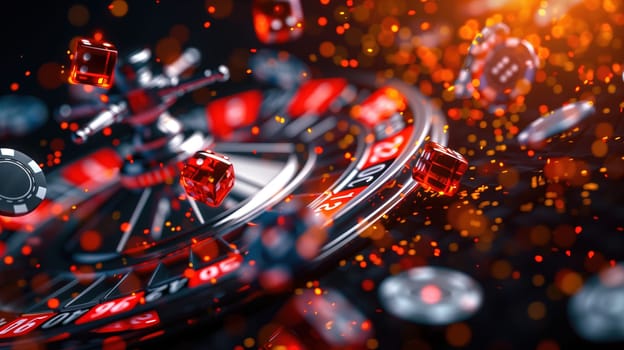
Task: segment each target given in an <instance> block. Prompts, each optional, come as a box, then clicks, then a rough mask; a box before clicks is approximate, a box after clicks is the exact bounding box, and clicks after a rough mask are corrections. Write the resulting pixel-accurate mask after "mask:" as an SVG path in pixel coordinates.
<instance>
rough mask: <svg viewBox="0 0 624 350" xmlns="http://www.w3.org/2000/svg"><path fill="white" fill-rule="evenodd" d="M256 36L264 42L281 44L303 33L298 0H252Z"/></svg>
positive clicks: (301, 11) (301, 12)
mask: <svg viewBox="0 0 624 350" xmlns="http://www.w3.org/2000/svg"><path fill="white" fill-rule="evenodd" d="M253 22H254V29H255V31H256V36H257V37H258V39H259V40H260V41H261V42H263V43H265V44H281V43H285V42H288V41H291V40H294V39H296V38H298V37H300V36H301V34H302V33H303V10H302V8H301V3H300V1H299V0H254V2H253Z"/></svg>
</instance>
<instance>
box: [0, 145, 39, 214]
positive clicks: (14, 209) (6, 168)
mask: <svg viewBox="0 0 624 350" xmlns="http://www.w3.org/2000/svg"><path fill="white" fill-rule="evenodd" d="M0 179H1V180H0V215H4V216H20V215H25V214H28V213H30V212H31V211H33V210H35V208H37V206H38V205H39V204H40V203H41V202H42V201H43V199H44V198H45V196H46V192H47V188H46V179H45V175H44V174H43V171H42V170H41V168H40V167H39V165H38V164H37V162H35V161H34V160H33V159H32V158H30V157H29V156H27V155H26V154H24V153H22V152H20V151H16V150H14V149H11V148H0Z"/></svg>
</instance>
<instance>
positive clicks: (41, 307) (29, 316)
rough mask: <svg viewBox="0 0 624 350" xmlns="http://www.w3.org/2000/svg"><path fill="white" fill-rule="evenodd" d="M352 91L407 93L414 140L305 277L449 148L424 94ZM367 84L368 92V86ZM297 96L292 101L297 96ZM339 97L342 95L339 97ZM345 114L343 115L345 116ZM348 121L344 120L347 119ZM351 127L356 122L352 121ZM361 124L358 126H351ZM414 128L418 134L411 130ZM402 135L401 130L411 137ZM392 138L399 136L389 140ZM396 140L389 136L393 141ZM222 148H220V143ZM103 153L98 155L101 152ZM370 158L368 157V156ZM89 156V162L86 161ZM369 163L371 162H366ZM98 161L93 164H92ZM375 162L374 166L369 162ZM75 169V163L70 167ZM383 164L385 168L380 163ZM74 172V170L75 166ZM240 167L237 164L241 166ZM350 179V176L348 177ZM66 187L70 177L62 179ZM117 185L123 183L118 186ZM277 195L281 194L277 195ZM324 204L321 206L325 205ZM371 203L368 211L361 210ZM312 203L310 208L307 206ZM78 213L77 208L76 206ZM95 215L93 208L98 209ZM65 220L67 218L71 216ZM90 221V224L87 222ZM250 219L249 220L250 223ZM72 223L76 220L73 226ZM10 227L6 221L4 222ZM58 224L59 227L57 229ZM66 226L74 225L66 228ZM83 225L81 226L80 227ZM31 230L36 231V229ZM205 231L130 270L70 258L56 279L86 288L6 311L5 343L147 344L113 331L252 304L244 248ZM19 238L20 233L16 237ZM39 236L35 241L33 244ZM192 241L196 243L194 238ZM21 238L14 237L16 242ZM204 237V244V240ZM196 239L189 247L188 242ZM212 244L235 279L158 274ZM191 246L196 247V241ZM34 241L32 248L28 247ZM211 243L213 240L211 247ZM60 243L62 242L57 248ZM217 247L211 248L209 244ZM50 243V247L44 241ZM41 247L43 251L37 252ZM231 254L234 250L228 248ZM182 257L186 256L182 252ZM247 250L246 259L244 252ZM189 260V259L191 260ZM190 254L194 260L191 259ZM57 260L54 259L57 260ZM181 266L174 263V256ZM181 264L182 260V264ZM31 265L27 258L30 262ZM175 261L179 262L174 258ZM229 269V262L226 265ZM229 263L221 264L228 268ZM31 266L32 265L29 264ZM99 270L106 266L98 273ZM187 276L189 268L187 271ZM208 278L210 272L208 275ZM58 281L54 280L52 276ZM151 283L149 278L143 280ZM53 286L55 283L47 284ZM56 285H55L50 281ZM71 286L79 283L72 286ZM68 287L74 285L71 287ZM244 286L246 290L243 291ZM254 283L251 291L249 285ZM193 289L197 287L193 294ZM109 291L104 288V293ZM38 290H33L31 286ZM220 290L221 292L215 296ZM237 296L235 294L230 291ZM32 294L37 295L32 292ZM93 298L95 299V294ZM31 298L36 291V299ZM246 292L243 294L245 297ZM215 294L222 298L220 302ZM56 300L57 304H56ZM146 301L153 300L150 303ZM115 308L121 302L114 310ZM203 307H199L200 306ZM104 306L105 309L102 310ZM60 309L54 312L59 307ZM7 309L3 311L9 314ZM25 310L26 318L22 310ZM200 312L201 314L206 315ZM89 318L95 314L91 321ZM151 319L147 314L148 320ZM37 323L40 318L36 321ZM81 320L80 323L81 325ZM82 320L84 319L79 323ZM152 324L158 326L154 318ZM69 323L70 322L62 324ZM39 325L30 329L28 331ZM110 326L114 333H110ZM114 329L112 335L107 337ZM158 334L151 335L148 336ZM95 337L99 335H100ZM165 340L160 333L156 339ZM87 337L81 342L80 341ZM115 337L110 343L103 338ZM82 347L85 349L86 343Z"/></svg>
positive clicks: (350, 170)
mask: <svg viewBox="0 0 624 350" xmlns="http://www.w3.org/2000/svg"><path fill="white" fill-rule="evenodd" d="M346 81H347V82H348V84H349V85H352V84H356V85H357V86H358V87H360V88H361V89H360V90H364V91H366V89H375V88H379V87H380V86H382V85H383V86H389V87H391V88H394V89H396V90H398V91H399V92H400V93H401V95H403V96H404V97H405V98H406V100H407V101H408V106H409V107H408V108H409V111H410V113H413V114H412V118H411V124H409V125H406V126H405V129H408V131H409V133H408V139H407V141H405V144H406V146H405V147H404V149H403V150H401V151H400V153H399V154H398V155H397V156H395V157H390V158H389V159H390V160H386V162H387V163H388V162H389V163H390V165H389V166H388V167H386V166H384V167H383V171H382V174H381V176H379V177H376V178H375V179H374V180H372V183H371V184H368V181H367V187H366V188H365V189H363V190H362V191H361V192H358V194H357V195H355V196H354V197H355V198H357V199H358V200H357V201H349V202H347V203H346V204H345V205H344V207H341V208H340V209H339V210H338V211H337V212H336V213H334V214H332V216H330V217H329V219H327V218H325V219H326V220H325V222H324V224H323V227H324V228H325V229H326V230H327V234H328V236H329V237H331V238H330V240H329V241H328V242H325V243H324V244H323V245H322V247H321V248H320V250H319V251H318V254H316V255H315V256H314V257H313V258H312V259H310V260H306V261H304V263H305V265H306V266H302V265H297V268H298V269H301V271H307V272H309V271H312V270H314V268H315V267H317V266H319V265H322V264H325V263H327V262H328V261H331V260H333V259H335V258H336V257H337V256H340V255H341V253H340V252H343V254H344V251H346V250H347V247H348V246H349V245H350V244H351V243H353V241H354V240H356V239H357V238H358V237H359V236H360V234H361V233H362V232H363V231H364V230H366V229H367V228H368V227H370V226H371V225H373V224H374V223H375V222H376V221H377V220H378V219H379V218H380V217H381V216H383V215H384V214H385V213H387V212H388V211H389V210H391V209H392V208H393V207H395V206H396V205H398V203H400V202H401V200H402V199H403V197H404V196H405V195H407V194H409V193H410V192H412V191H414V190H415V189H416V188H417V187H418V184H417V182H416V181H415V180H413V178H412V176H411V171H410V164H411V163H412V162H413V161H414V160H415V159H416V157H417V155H416V153H417V150H418V149H419V148H420V147H421V145H422V144H423V142H424V141H425V140H426V139H431V140H433V141H436V142H438V143H440V144H446V142H447V134H446V129H445V125H444V124H445V121H444V117H443V115H442V114H441V113H440V112H439V110H438V109H437V108H436V107H435V106H434V105H433V104H432V103H431V102H430V101H429V100H428V99H427V98H426V97H424V96H423V95H421V94H420V93H419V92H418V91H417V90H416V89H415V88H413V87H411V86H409V85H408V84H406V83H403V82H401V81H398V80H393V79H390V80H377V81H376V80H375V79H374V77H370V76H369V77H362V76H358V77H349V78H348V79H346ZM362 86H364V87H363V88H362ZM366 93H368V91H366V92H364V94H366ZM291 97H292V96H291ZM334 98H336V96H334ZM343 113H344V112H343ZM342 118H343V119H342V120H344V118H350V117H348V116H347V117H344V116H342ZM352 122H353V121H352ZM353 123H355V122H353ZM409 127H411V128H412V130H409ZM405 129H404V130H401V131H405ZM391 137H394V134H393V135H392V136H391ZM389 138H390V137H388V139H389ZM384 140H385V139H382V140H374V141H375V142H371V141H369V142H368V144H366V145H365V146H366V147H368V149H367V150H366V151H364V152H362V151H360V153H359V155H360V156H362V158H363V159H358V160H356V161H355V162H351V163H349V164H348V165H347V166H346V170H345V169H342V170H344V173H343V174H341V175H340V176H338V178H337V179H336V180H335V181H334V182H333V183H332V185H331V187H329V188H328V189H326V190H325V192H326V193H338V192H339V191H340V190H341V189H344V188H345V187H346V186H347V184H348V183H349V182H350V181H352V180H353V178H355V177H356V176H358V174H360V173H361V172H362V171H363V170H366V169H369V168H371V167H372V166H375V165H376V164H374V163H373V165H372V166H368V167H366V165H368V164H365V163H367V161H370V154H369V153H370V152H371V147H373V146H374V145H375V144H376V142H377V141H384ZM216 144H217V147H216V149H218V144H219V143H218V142H216ZM96 152H97V151H96ZM367 152H368V153H367ZM87 157H89V156H87ZM367 157H368V158H367ZM91 160H93V159H91ZM369 163H370V162H369ZM72 164H73V163H72ZM377 164H381V163H377ZM69 166H71V164H70V165H69ZM235 166H236V165H235ZM62 172H63V168H61V170H59V172H58V173H62ZM301 173H302V174H304V176H305V174H306V172H305V171H303V170H301ZM349 177H351V178H350V179H349ZM49 178H50V179H51V180H49V183H51V184H50V187H54V182H55V181H59V179H61V180H63V179H62V177H59V176H58V175H56V176H55V175H52V176H51V177H49ZM113 178H114V179H116V180H113V183H111V184H108V185H106V186H105V187H104V188H102V189H101V190H100V191H92V192H90V193H87V194H83V195H82V196H81V197H79V202H80V203H88V202H89V201H91V200H92V198H97V196H99V195H100V194H104V198H103V199H100V202H101V203H99V204H95V206H96V209H95V210H97V208H99V207H100V206H101V205H102V206H103V205H104V204H102V203H105V202H106V201H107V198H112V196H113V195H114V193H116V192H119V191H126V190H125V189H124V188H123V186H120V185H119V183H118V181H119V180H118V178H117V177H113ZM64 180H65V182H67V179H64ZM115 181H117V182H115ZM397 182H398V183H399V185H398V186H397ZM292 183H294V184H296V183H297V181H295V180H294V179H293V180H292ZM109 191H110V192H114V193H113V194H107V192H109ZM278 197H279V196H278ZM287 197H288V196H285V195H282V196H281V197H280V198H281V199H280V200H281V201H283V200H284V198H287ZM319 198H320V196H319V197H317V203H316V204H317V207H316V208H318V207H319V206H320V203H318V201H319V200H320V199H319ZM276 202H277V201H273V202H272V203H271V206H272V205H274V204H276ZM321 203H322V201H321ZM366 203H367V204H369V205H363V204H366ZM309 205H311V203H310V204H308V206H309ZM74 209H75V207H74ZM92 210H93V209H92ZM259 212H260V211H259V210H256V211H254V212H253V213H248V214H249V215H248V217H257V216H258V215H260V214H259ZM49 219H50V220H52V221H55V220H57V218H52V217H50V218H49ZM50 220H48V221H44V224H42V227H44V228H49V227H55V228H56V227H57V226H54V225H51V224H50V222H51V221H50ZM66 220H67V218H66ZM84 220H86V221H87V222H88V219H84ZM244 220H249V219H244ZM69 222H71V219H70V220H69ZM4 224H6V220H5V222H4ZM244 224H246V223H239V226H240V225H244ZM57 225H58V223H57ZM67 225H68V224H67ZM80 225H83V226H84V224H83V223H80ZM31 229H33V228H31ZM200 229H201V230H204V232H207V231H209V230H206V228H205V227H201V226H200V227H195V229H194V230H187V231H186V232H184V233H183V234H180V235H178V236H177V237H179V240H181V241H187V242H186V243H180V244H178V245H175V246H174V247H173V248H171V249H162V250H161V251H156V253H154V254H152V255H150V256H148V258H147V259H144V260H140V259H138V260H134V261H132V259H131V258H129V260H130V262H129V263H126V264H127V265H117V266H113V267H111V268H106V267H104V268H103V269H101V270H98V268H97V262H96V261H97V259H92V261H82V262H80V261H74V260H71V264H66V266H63V267H62V268H58V267H57V268H53V269H52V271H54V272H52V274H56V276H54V277H57V278H60V279H63V278H67V279H73V280H75V281H79V280H80V281H82V280H85V281H88V282H86V283H87V287H81V288H80V290H81V291H80V292H79V293H77V294H76V292H74V293H73V295H72V296H71V297H70V298H69V302H67V300H62V298H60V297H58V295H59V293H61V292H58V291H56V292H53V293H51V294H44V295H41V296H39V297H38V298H37V302H36V303H35V305H31V306H30V307H28V308H26V309H22V310H19V309H17V310H15V309H14V310H9V311H8V312H6V313H5V314H6V316H5V318H4V322H2V324H1V325H0V343H6V342H7V341H8V342H13V341H16V342H18V343H19V342H22V341H24V342H30V341H45V342H48V343H58V344H61V346H65V345H67V344H74V342H77V343H79V344H81V346H82V345H87V344H88V345H87V346H89V345H94V344H97V345H95V346H99V345H101V343H100V344H98V343H97V342H98V341H100V342H101V341H103V340H102V339H99V340H96V341H95V343H89V340H88V338H89V336H92V335H94V334H97V333H98V332H100V333H103V334H109V333H110V334H115V335H119V336H120V337H122V338H123V339H127V341H135V340H143V339H144V338H142V337H143V336H145V334H146V333H149V334H156V333H158V332H159V331H156V332H153V328H149V327H147V326H146V327H147V330H148V331H143V330H140V329H132V328H130V329H125V330H124V331H120V330H119V329H114V328H113V329H111V328H110V327H111V325H115V324H116V325H117V326H118V325H119V324H123V325H127V324H128V322H130V323H132V320H136V319H137V317H139V318H140V317H142V316H145V317H148V318H149V316H150V315H151V316H153V313H155V315H156V318H157V319H158V322H157V323H156V324H157V325H159V327H161V326H169V325H171V324H172V323H175V320H179V319H184V318H187V317H190V316H191V315H193V314H197V311H199V310H205V308H210V309H216V310H217V312H216V314H220V313H222V312H223V310H224V309H227V307H228V303H230V301H229V300H230V299H232V304H233V305H235V304H236V303H237V302H238V301H240V300H242V299H245V298H247V296H250V295H253V294H254V293H255V292H257V291H258V290H261V289H262V288H259V287H258V286H257V283H256V284H254V283H255V282H254V283H248V284H245V283H241V281H239V280H238V279H237V278H239V277H240V274H241V273H244V272H239V271H238V270H237V269H238V267H239V266H240V265H241V264H245V263H246V261H245V257H244V256H245V255H246V254H247V253H248V252H246V251H245V250H244V249H241V250H239V249H238V247H233V246H232V243H230V241H229V240H227V239H225V238H224V235H221V236H218V237H208V236H213V235H211V234H208V233H204V234H202V235H196V234H194V232H198V230H200ZM33 230H34V231H35V233H34V234H33V233H31V234H30V238H29V240H28V241H26V240H24V239H16V241H14V242H10V243H9V244H8V245H7V247H8V251H10V252H15V251H16V250H17V249H19V248H21V247H22V246H24V245H28V244H30V243H31V242H32V240H34V241H37V236H43V235H41V234H39V233H37V227H35V228H34V229H33ZM77 230H78V228H75V229H74V228H71V229H69V232H66V233H62V232H61V233H56V234H58V236H59V237H62V238H60V239H59V238H58V237H57V238H53V239H55V240H57V241H58V242H52V244H51V245H49V246H50V247H52V249H49V250H60V249H61V248H59V247H60V243H61V241H63V242H62V243H66V242H64V240H65V239H66V236H68V235H71V234H73V233H75V231H77ZM17 233H18V234H19V232H17ZM33 236H35V237H34V238H33ZM191 236H194V237H191ZM12 237H15V234H14V235H13V236H12ZM198 237H201V238H198ZM189 239H190V241H189ZM211 240H214V241H216V242H217V243H214V244H216V245H220V246H221V247H225V248H224V249H225V250H226V251H228V253H227V254H226V256H227V258H223V259H221V260H219V259H217V260H216V262H215V265H216V264H217V263H222V264H225V263H228V264H230V265H236V267H235V268H234V270H235V271H234V272H235V273H232V274H230V275H227V273H226V275H225V276H224V277H222V276H219V278H218V280H217V282H215V281H212V283H207V281H206V280H201V279H200V280H199V281H197V280H195V281H196V282H194V283H197V284H196V285H195V286H193V287H191V288H189V287H188V286H189V284H190V283H193V282H190V280H192V279H193V278H195V276H196V275H193V274H191V275H192V276H191V275H184V273H183V274H181V275H180V274H178V275H175V274H174V275H173V276H172V275H168V276H167V277H163V276H161V275H159V274H160V272H157V270H159V269H160V270H166V269H164V268H163V267H162V266H163V264H162V263H161V262H159V261H158V260H159V258H160V260H162V259H163V258H165V257H172V256H173V257H175V259H177V258H178V256H182V255H184V256H185V257H184V259H188V260H189V265H193V263H194V260H193V259H196V257H193V253H192V251H193V250H192V247H193V246H194V245H193V244H196V243H197V241H199V242H200V243H201V242H206V241H211ZM191 241H192V242H193V243H190V242H191ZM26 242H28V243H26ZM211 242H212V241H211ZM55 243H56V244H55ZM37 244H39V245H41V244H42V242H41V240H39V242H38V243H37ZM211 244H212V243H211ZM44 245H48V243H45V244H44ZM39 249H42V248H39ZM228 249H229V250H228ZM183 251H184V253H182V252H183ZM241 252H242V253H241ZM189 254H190V255H189ZM187 255H188V257H187ZM51 256H54V255H51ZM131 256H132V253H129V254H125V255H124V256H123V257H122V258H121V260H120V261H126V260H125V259H126V258H127V257H131ZM99 257H101V256H99ZM56 258H59V256H58V255H57V256H55V258H53V259H51V258H50V257H48V258H42V259H41V260H42V261H40V262H37V264H39V266H44V269H45V268H46V267H45V266H46V264H49V263H50V261H52V260H54V259H56ZM171 259H173V260H175V259H174V258H171ZM181 259H182V258H181ZM24 260H26V259H24ZM31 261H33V260H32V257H31ZM176 261H177V260H176ZM89 263H91V265H92V266H94V267H95V268H92V269H91V270H87V271H86V273H85V271H82V270H80V265H81V264H83V265H87V266H88V265H89ZM225 265H227V264H225ZM225 265H223V266H225ZM24 266H28V263H26V265H24ZM138 266H141V268H144V269H146V270H147V271H149V272H148V273H146V275H150V278H149V279H148V280H147V282H146V284H145V283H144V284H143V285H142V286H141V287H140V288H138V289H137V288H135V290H133V291H132V292H131V293H129V292H128V291H126V292H125V293H124V292H122V291H120V288H121V286H123V285H124V283H126V284H127V283H128V282H127V281H128V280H130V279H131V277H129V276H131V275H132V274H133V273H135V272H137V271H140V270H141V268H137V267H138ZM213 266H214V265H205V266H204V267H203V268H202V269H201V270H197V271H202V272H205V271H212V267H213ZM100 268H101V267H100ZM11 269H15V270H16V269H17V268H16V266H15V265H13V266H10V267H9V268H8V269H7V270H11ZM185 271H186V270H185ZM240 271H244V269H240ZM207 274H209V273H207ZM157 275H158V276H159V277H158V278H160V280H159V281H158V282H159V283H155V282H154V280H155V279H157V277H156V276H157ZM52 279H54V278H52ZM143 281H144V282H145V280H143ZM48 282H49V281H48ZM19 283H21V284H22V285H23V284H25V283H26V284H27V280H26V278H22V279H21V281H20V282H19ZM50 283H51V282H50ZM72 283H73V284H72ZM81 283H82V282H71V283H68V284H67V285H65V286H63V287H62V288H60V290H64V288H66V289H71V288H73V287H72V286H75V285H79V284H81ZM106 283H109V284H110V283H113V287H111V288H109V287H106V290H105V292H104V291H102V292H101V293H100V294H97V293H95V292H93V291H94V290H98V288H99V287H98V285H104V284H106ZM70 284H72V285H71V286H70ZM241 284H242V285H241ZM252 284H253V285H254V286H253V287H250V285H252ZM195 287H199V288H197V289H195ZM102 288H103V287H102ZM33 289H34V288H33ZM208 290H213V292H208ZM214 290H217V291H214ZM232 291H233V292H232ZM31 292H32V291H31ZM89 293H92V294H93V295H94V296H96V299H94V300H91V301H88V302H86V303H82V304H81V303H78V302H72V301H75V300H81V299H85V298H86V297H87V296H89ZM94 293H95V294H94ZM31 294H32V293H31ZM239 294H240V295H239ZM206 295H213V298H214V299H215V300H217V299H219V302H218V303H217V304H218V305H219V306H215V305H213V303H212V301H208V303H207V304H206V302H202V303H203V307H200V306H199V305H198V304H195V305H194V307H193V308H191V309H190V307H189V306H186V307H183V306H181V307H180V308H179V309H180V310H183V311H177V312H174V313H173V314H174V315H172V314H171V312H169V313H167V312H166V311H162V310H164V309H165V305H167V304H174V303H179V304H185V299H187V298H194V299H197V296H200V298H201V299H210V298H206ZM214 295H217V296H214ZM57 297H58V298H57ZM52 299H57V301H58V299H61V305H51V304H50V300H52ZM146 300H147V301H146ZM113 302H116V303H117V304H111V303H113ZM120 303H123V304H124V305H126V304H132V307H131V308H130V309H128V310H122V311H120V312H119V313H110V312H108V313H106V312H104V313H103V314H102V313H98V312H95V314H94V311H92V310H96V309H98V308H100V310H101V309H106V308H107V307H108V308H111V307H110V306H107V305H113V306H112V307H114V306H115V305H120ZM202 303H199V304H202ZM103 305H105V306H103ZM53 306H56V307H53ZM3 311H5V310H3ZM20 311H21V312H20ZM200 314H201V312H200ZM89 315H91V316H89ZM146 315H147V316H146ZM33 317H35V318H33ZM198 317H199V318H202V317H203V318H213V317H214V315H205V314H204V315H200V316H198ZM76 320H78V321H76ZM80 320H82V321H80ZM150 321H152V322H153V321H154V320H153V319H150ZM64 323H66V324H64ZM29 324H31V325H33V326H32V327H30V328H28V327H25V325H29ZM106 327H108V328H106ZM23 329H25V331H24V332H17V333H15V332H16V330H23ZM107 330H108V331H107ZM150 331H152V333H150ZM94 332H95V333H94ZM156 335H160V333H158V334H156ZM76 338H81V339H76ZM105 339H109V338H105ZM81 342H82V343H81Z"/></svg>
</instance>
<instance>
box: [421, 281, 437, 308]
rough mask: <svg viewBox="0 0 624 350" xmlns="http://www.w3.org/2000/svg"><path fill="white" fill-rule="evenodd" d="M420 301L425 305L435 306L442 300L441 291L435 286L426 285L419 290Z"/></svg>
mask: <svg viewBox="0 0 624 350" xmlns="http://www.w3.org/2000/svg"><path fill="white" fill-rule="evenodd" d="M420 299H421V300H422V301H423V302H424V303H425V304H437V303H439V302H440V300H442V290H440V287H438V286H436V285H435V284H428V285H426V286H424V287H423V288H422V289H421V290H420Z"/></svg>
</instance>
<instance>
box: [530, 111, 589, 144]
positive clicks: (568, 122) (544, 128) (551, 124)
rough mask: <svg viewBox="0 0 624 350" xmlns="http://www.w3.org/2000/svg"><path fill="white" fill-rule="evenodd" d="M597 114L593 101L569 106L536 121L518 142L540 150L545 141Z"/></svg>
mask: <svg viewBox="0 0 624 350" xmlns="http://www.w3.org/2000/svg"><path fill="white" fill-rule="evenodd" d="M595 112H596V108H595V107H594V103H593V102H591V101H579V102H574V103H570V104H567V105H565V106H563V107H561V108H559V109H557V110H555V111H553V112H551V113H549V114H547V115H545V116H542V117H541V118H537V119H536V120H534V121H533V122H532V123H531V124H529V126H527V127H526V128H525V129H524V130H522V131H521V132H520V133H519V134H518V142H519V143H520V144H522V145H530V146H531V147H534V148H540V147H541V146H542V143H543V141H545V140H546V139H548V138H549V137H551V136H553V135H556V134H559V133H562V132H564V131H566V130H568V129H571V128H572V127H573V126H575V125H577V124H578V123H580V122H581V121H583V120H584V119H585V118H587V117H589V116H591V115H593V114H594V113H595Z"/></svg>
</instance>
